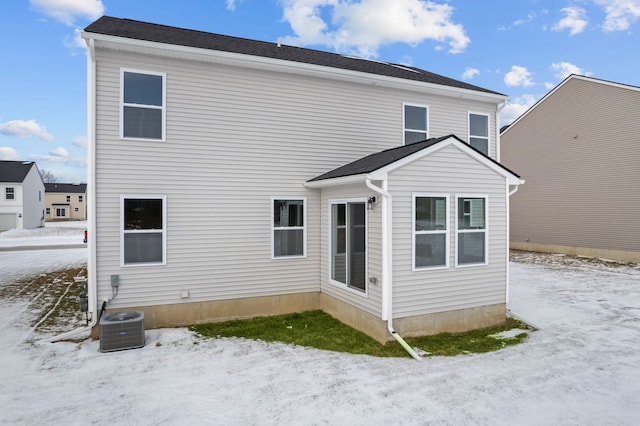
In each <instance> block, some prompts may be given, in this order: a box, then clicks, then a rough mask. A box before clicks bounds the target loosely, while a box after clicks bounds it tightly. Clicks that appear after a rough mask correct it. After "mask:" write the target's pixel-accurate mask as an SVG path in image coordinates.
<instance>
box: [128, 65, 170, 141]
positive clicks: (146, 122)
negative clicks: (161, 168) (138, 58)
mask: <svg viewBox="0 0 640 426" xmlns="http://www.w3.org/2000/svg"><path fill="white" fill-rule="evenodd" d="M121 85H122V87H121V114H120V119H121V122H120V136H121V138H125V139H129V138H130V139H153V140H161V141H162V140H164V133H165V74H163V73H153V72H147V71H133V70H124V69H123V70H121Z"/></svg>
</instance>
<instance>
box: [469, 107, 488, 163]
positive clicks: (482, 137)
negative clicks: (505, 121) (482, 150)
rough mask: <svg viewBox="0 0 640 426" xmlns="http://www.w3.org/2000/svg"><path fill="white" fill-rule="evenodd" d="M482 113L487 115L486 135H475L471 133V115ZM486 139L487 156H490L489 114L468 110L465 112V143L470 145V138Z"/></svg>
mask: <svg viewBox="0 0 640 426" xmlns="http://www.w3.org/2000/svg"><path fill="white" fill-rule="evenodd" d="M472 114H473V115H482V116H485V117H487V136H486V137H485V136H476V135H472V134H471V115H472ZM472 137H473V138H476V139H486V140H487V156H488V157H491V115H490V114H487V113H486V112H475V111H469V112H468V114H467V143H468V144H469V145H471V138H472Z"/></svg>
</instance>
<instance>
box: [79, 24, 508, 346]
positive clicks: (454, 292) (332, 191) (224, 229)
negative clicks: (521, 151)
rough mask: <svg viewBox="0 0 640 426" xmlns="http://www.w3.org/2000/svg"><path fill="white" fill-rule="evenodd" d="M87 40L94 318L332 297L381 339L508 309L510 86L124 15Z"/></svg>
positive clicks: (238, 311)
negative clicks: (504, 131) (490, 86)
mask: <svg viewBox="0 0 640 426" xmlns="http://www.w3.org/2000/svg"><path fill="white" fill-rule="evenodd" d="M83 37H84V39H85V40H86V41H87V45H88V50H89V54H88V72H89V75H88V84H89V87H88V93H89V95H88V96H89V105H90V107H89V126H88V127H89V140H90V141H91V142H90V146H89V156H90V158H89V182H88V197H89V204H88V207H89V228H90V232H89V235H90V240H89V247H90V253H91V255H90V261H89V268H90V270H91V273H90V296H91V297H92V303H91V306H90V311H92V312H93V314H94V315H95V313H96V312H97V309H98V307H99V306H104V307H106V309H108V310H142V311H144V312H145V326H148V327H160V326H169V325H185V324H192V323H198V322H206V321H217V320H223V319H232V318H245V317H251V316H256V315H271V314H277V313H286V312H295V311H303V310H309V309H324V310H325V311H327V312H329V313H331V314H332V315H334V316H336V317H337V318H339V319H341V320H342V321H344V322H346V323H348V324H350V325H352V326H354V327H356V328H358V329H360V330H362V331H365V332H367V333H369V334H370V335H372V336H374V337H375V338H376V339H378V340H380V341H385V340H387V339H388V338H389V337H390V334H389V331H392V330H393V325H394V321H395V328H396V329H397V331H398V332H399V333H405V334H407V335H417V334H432V333H436V332H440V331H446V330H451V331H456V330H462V329H471V328H478V327H482V326H486V325H490V324H496V323H499V322H502V321H504V319H505V314H506V291H507V284H508V276H507V275H508V274H507V254H508V247H507V245H508V244H507V241H508V238H507V229H508V198H509V193H510V192H513V191H514V190H515V189H516V188H517V186H518V185H519V184H520V179H519V178H518V176H517V175H515V174H514V173H513V172H511V171H509V170H507V169H506V168H504V167H503V166H501V165H500V164H498V163H497V162H496V158H498V154H499V153H498V147H499V143H498V137H499V135H498V132H497V128H498V123H497V110H498V107H499V105H500V104H502V103H503V102H505V101H506V99H507V98H506V96H504V95H502V94H499V93H496V92H492V91H490V90H486V89H482V88H479V87H476V86H472V85H469V84H466V83H463V82H459V81H456V80H452V79H448V78H446V77H443V76H438V75H435V74H432V73H429V72H427V71H424V70H420V69H417V68H409V67H403V66H398V65H394V64H387V63H382V62H377V61H368V60H364V59H357V58H351V57H346V56H342V55H338V54H332V53H327V52H320V51H314V50H309V49H301V48H297V47H291V46H284V45H279V44H275V43H265V42H259V41H253V40H245V39H238V38H234V37H227V36H221V35H216V34H211V33H203V32H197V31H191V30H184V29H180V28H174V27H167V26H161V25H155V24H149V23H144V22H138V21H131V20H126V19H116V18H110V17H103V18H100V19H99V20H98V21H96V22H94V23H93V24H91V25H90V26H89V27H87V28H86V29H85V31H84V32H83ZM454 135H455V136H454ZM470 141H471V144H469V142H470ZM422 194H426V195H424V196H423V195H422ZM434 194H435V195H434ZM416 200H417V203H418V205H419V207H417V208H415V207H414V204H415V203H416ZM472 204H473V205H475V208H474V209H471V210H469V208H470V206H471V205H472ZM429 205H433V206H435V207H434V209H435V210H433V209H432V210H433V211H436V210H437V212H438V213H437V214H436V213H434V214H433V215H432V213H431V210H429ZM458 205H460V206H461V207H460V209H461V211H460V212H459V213H458ZM465 206H466V207H465ZM465 209H467V210H468V211H467V210H465ZM463 210H464V211H463ZM416 212H417V213H416ZM465 212H466V213H465ZM465 214H466V215H469V214H472V215H473V220H472V221H469V220H467V219H465V218H467V216H465ZM436 216H437V218H436ZM416 217H417V218H418V225H415V224H414V222H415V220H414V219H415V218H416ZM458 217H459V218H460V219H459V220H458ZM436 222H439V223H436ZM440 222H441V223H440ZM443 227H444V229H443ZM415 228H419V230H418V231H415ZM432 228H433V229H432ZM415 241H417V242H418V244H414V242H415ZM429 246H431V248H429ZM416 247H417V249H416ZM445 248H446V251H445ZM416 253H417V254H416ZM433 253H436V254H433ZM415 259H418V261H417V263H416V261H415ZM416 264H417V266H416ZM112 282H118V283H119V285H118V288H117V289H115V288H113V287H112V285H111V283H112ZM116 290H117V291H116ZM92 292H93V293H92Z"/></svg>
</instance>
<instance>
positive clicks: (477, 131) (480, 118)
mask: <svg viewBox="0 0 640 426" xmlns="http://www.w3.org/2000/svg"><path fill="white" fill-rule="evenodd" d="M469 144H470V145H471V146H472V147H474V148H476V149H477V150H478V151H480V152H482V153H483V154H484V155H489V116H488V115H486V114H474V113H469Z"/></svg>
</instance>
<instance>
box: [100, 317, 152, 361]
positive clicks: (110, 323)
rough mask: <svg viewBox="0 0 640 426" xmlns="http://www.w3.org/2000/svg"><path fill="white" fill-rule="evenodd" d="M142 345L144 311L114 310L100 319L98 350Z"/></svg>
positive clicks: (104, 350)
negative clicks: (114, 311)
mask: <svg viewBox="0 0 640 426" xmlns="http://www.w3.org/2000/svg"><path fill="white" fill-rule="evenodd" d="M143 346H144V312H137V311H136V312H116V313H112V314H107V315H104V316H103V317H102V318H101V319H100V352H111V351H120V350H123V349H134V348H141V347H143Z"/></svg>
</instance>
